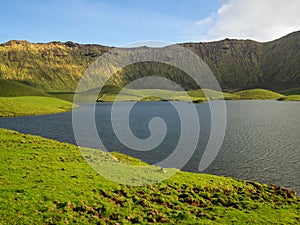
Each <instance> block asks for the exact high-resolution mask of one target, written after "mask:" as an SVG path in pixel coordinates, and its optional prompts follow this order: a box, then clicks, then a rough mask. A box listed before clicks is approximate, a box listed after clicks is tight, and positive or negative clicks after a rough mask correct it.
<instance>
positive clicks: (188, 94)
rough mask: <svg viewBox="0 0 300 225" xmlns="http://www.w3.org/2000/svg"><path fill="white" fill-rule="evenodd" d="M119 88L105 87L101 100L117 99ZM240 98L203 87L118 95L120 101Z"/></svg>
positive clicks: (130, 92) (140, 91)
mask: <svg viewBox="0 0 300 225" xmlns="http://www.w3.org/2000/svg"><path fill="white" fill-rule="evenodd" d="M118 92H119V90H115V89H114V90H112V91H111V90H110V89H105V92H102V93H101V94H100V98H99V99H98V100H99V101H102V102H111V101H115V100H116V98H117V96H118ZM222 98H224V99H228V100H229V99H238V96H236V95H234V94H229V93H222V92H218V91H213V90H208V89H203V90H194V91H172V90H162V89H123V90H122V94H120V95H119V96H118V101H138V100H142V101H161V100H166V101H193V102H203V101H206V100H208V99H210V100H214V99H222Z"/></svg>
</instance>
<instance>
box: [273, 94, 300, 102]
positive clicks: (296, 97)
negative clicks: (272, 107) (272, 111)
mask: <svg viewBox="0 0 300 225" xmlns="http://www.w3.org/2000/svg"><path fill="white" fill-rule="evenodd" d="M278 100H279V101H300V95H288V96H284V97H282V98H279V99H278Z"/></svg>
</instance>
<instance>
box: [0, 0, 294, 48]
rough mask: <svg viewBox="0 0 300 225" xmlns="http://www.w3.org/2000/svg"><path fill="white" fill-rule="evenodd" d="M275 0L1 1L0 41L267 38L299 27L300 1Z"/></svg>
mask: <svg viewBox="0 0 300 225" xmlns="http://www.w3.org/2000/svg"><path fill="white" fill-rule="evenodd" d="M276 1H277V3H278V4H277V6H276V7H275V6H274V0H264V1H261V0H252V1H244V0H161V1H155V0H151V1H148V0H144V1H143V0H140V1H138V0H132V1H130V0H125V1H120V0H116V1H114V0H111V1H109V0H98V1H97V0H72V1H71V0H43V1H40V0H27V1H26V0H19V1H17V0H10V1H2V2H1V13H0V17H1V18H0V19H1V20H0V21H1V31H0V42H6V41H8V40H11V39H17V40H28V41H31V42H49V41H54V40H55V41H69V40H70V41H74V42H78V43H98V44H103V45H110V46H122V45H124V44H126V43H130V42H136V41H144V40H159V41H165V42H170V43H178V42H189V41H210V40H218V39H222V38H225V37H229V38H243V39H247V38H252V39H256V40H261V41H267V40H271V39H274V38H277V37H280V36H282V35H285V34H287V33H289V32H291V31H295V30H298V29H299V30H300V21H299V16H298V12H297V11H296V9H299V7H300V6H299V7H298V5H299V3H298V2H300V1H298V0H290V3H289V5H290V7H289V8H286V7H287V6H286V5H287V4H286V3H285V1H283V0H275V2H276ZM249 2H250V3H249ZM261 2H264V3H263V4H262V3H261ZM275 5H276V4H275ZM285 9H286V10H285ZM293 9H295V10H293ZM251 10H252V11H251ZM276 10H281V11H283V13H282V15H281V17H282V18H283V19H280V16H279V18H277V19H274V17H273V13H276ZM277 17H278V16H277ZM286 17H288V19H286ZM290 17H291V18H290ZM294 17H295V18H294ZM270 18H271V19H270ZM282 20H284V21H283V22H282Z"/></svg>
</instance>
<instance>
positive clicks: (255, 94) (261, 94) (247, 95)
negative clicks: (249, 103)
mask: <svg viewBox="0 0 300 225" xmlns="http://www.w3.org/2000/svg"><path fill="white" fill-rule="evenodd" d="M234 94H235V95H237V96H239V97H240V99H249V100H267V99H275V100H276V99H279V98H281V97H283V96H284V95H282V94H279V93H276V92H273V91H269V90H265V89H251V90H244V91H239V92H235V93H234Z"/></svg>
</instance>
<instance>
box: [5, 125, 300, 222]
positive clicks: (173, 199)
mask: <svg viewBox="0 0 300 225" xmlns="http://www.w3.org/2000/svg"><path fill="white" fill-rule="evenodd" d="M0 151H1V154H0V169H1V175H0V184H1V185H0V202H1V204H0V224H132V223H140V224H150V223H158V224H163V223H166V224H246V223H248V224H297V223H299V222H300V199H299V197H296V196H295V195H294V192H293V191H290V190H287V189H284V188H280V187H277V186H267V185H262V184H259V183H256V182H249V181H239V180H235V179H232V178H225V177H218V176H213V175H203V174H193V173H185V172H178V173H177V174H176V175H174V176H173V177H171V178H169V179H168V180H166V181H164V182H162V183H158V184H155V185H151V186H141V187H131V186H125V185H119V184H115V183H112V182H110V181H108V180H106V179H104V178H103V177H101V176H100V175H98V174H97V173H96V172H94V170H92V169H91V168H90V167H89V165H88V164H87V163H86V161H85V160H84V159H83V157H82V156H81V154H80V152H79V150H78V148H77V147H76V146H73V145H70V144H66V143H60V142H57V141H53V140H48V139H45V138H41V137H37V136H32V135H24V134H20V133H17V132H14V131H9V130H4V129H0ZM113 155H114V158H117V159H118V160H120V161H126V163H129V164H135V165H136V164H140V163H141V162H140V161H139V160H136V159H132V158H130V157H127V156H123V155H120V154H113ZM103 157H104V158H106V160H107V155H106V154H103Z"/></svg>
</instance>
